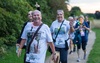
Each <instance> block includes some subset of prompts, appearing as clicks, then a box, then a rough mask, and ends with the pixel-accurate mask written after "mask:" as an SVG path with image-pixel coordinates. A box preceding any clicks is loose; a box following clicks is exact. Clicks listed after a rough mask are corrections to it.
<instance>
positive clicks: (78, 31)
mask: <svg viewBox="0 0 100 63" xmlns="http://www.w3.org/2000/svg"><path fill="white" fill-rule="evenodd" d="M89 30H90V29H89V26H88V24H87V22H85V21H84V16H83V15H81V16H79V22H77V23H76V25H75V38H76V41H77V42H76V43H77V54H78V59H77V62H80V54H81V53H80V48H81V46H82V49H83V52H84V57H83V59H85V58H86V45H87V41H88V39H87V31H89Z"/></svg>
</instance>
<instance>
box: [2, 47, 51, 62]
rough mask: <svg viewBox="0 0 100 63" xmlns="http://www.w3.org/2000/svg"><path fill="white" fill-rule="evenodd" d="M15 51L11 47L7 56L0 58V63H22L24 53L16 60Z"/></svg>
mask: <svg viewBox="0 0 100 63" xmlns="http://www.w3.org/2000/svg"><path fill="white" fill-rule="evenodd" d="M15 50H16V49H15V47H11V48H10V49H8V51H7V54H6V55H4V57H3V58H0V63H24V62H23V58H24V53H25V51H24V50H23V51H22V55H21V57H19V58H18V57H17V55H16V52H15ZM49 55H50V53H49V52H47V56H49Z"/></svg>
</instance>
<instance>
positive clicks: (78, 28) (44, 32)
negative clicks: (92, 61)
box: [16, 10, 89, 63]
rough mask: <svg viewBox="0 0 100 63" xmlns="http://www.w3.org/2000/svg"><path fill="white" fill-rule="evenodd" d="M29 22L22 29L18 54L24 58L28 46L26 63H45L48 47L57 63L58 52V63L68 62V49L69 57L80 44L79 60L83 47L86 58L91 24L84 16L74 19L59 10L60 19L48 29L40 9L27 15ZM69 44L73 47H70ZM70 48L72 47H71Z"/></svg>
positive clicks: (78, 49)
mask: <svg viewBox="0 0 100 63" xmlns="http://www.w3.org/2000/svg"><path fill="white" fill-rule="evenodd" d="M28 18H29V21H28V22H26V23H25V24H24V26H23V29H22V32H21V35H20V39H19V40H18V41H17V44H16V45H17V46H19V48H18V51H17V55H18V57H19V56H20V55H21V51H22V48H23V46H25V45H26V47H25V50H26V52H25V56H24V63H45V57H46V52H47V49H48V45H49V46H50V48H51V51H52V59H53V60H54V62H56V59H57V56H56V53H55V52H56V51H58V52H59V53H60V60H59V63H60V62H61V63H67V62H68V60H67V58H68V50H70V54H71V53H72V52H73V50H74V51H75V47H76V45H77V54H78V59H77V61H78V62H79V61H80V48H81V46H82V49H83V51H84V59H85V58H86V45H87V41H88V33H89V24H88V23H87V21H85V19H84V16H83V15H81V16H79V17H78V18H77V20H75V19H74V17H69V18H68V20H66V19H65V18H64V11H63V10H57V18H56V20H55V21H53V22H52V24H51V26H50V27H49V26H48V25H47V24H44V23H43V22H42V14H41V11H40V10H34V11H29V12H28ZM69 43H70V44H69ZM69 46H70V47H69Z"/></svg>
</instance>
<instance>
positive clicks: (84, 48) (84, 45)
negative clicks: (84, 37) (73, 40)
mask: <svg viewBox="0 0 100 63" xmlns="http://www.w3.org/2000/svg"><path fill="white" fill-rule="evenodd" d="M86 45H87V42H82V49H83V51H84V57H83V59H86Z"/></svg>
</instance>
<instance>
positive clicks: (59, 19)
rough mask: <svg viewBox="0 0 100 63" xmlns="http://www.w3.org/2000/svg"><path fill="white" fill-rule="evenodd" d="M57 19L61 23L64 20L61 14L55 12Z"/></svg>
mask: <svg viewBox="0 0 100 63" xmlns="http://www.w3.org/2000/svg"><path fill="white" fill-rule="evenodd" d="M57 19H58V21H63V20H64V14H63V12H57Z"/></svg>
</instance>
